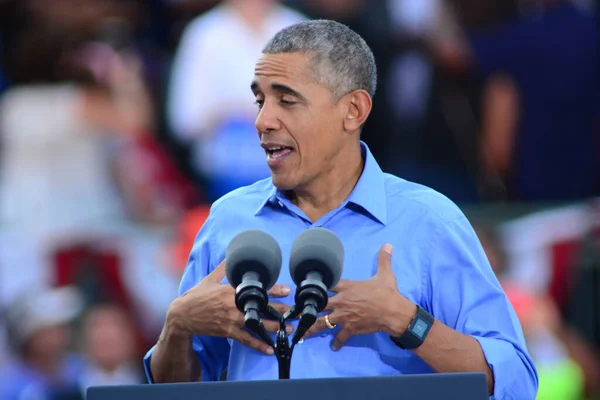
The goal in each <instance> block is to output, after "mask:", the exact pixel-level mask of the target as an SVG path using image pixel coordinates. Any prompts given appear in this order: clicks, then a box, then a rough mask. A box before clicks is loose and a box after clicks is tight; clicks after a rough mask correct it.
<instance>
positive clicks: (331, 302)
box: [323, 296, 339, 318]
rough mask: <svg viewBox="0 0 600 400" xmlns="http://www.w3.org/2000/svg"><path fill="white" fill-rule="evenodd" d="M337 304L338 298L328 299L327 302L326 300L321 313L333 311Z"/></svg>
mask: <svg viewBox="0 0 600 400" xmlns="http://www.w3.org/2000/svg"><path fill="white" fill-rule="evenodd" d="M338 302H339V300H338V296H333V297H330V298H329V300H327V304H326V305H325V308H323V311H333V310H335V309H336V307H337V305H338ZM330 318H331V317H330Z"/></svg>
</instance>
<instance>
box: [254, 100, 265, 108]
mask: <svg viewBox="0 0 600 400" xmlns="http://www.w3.org/2000/svg"><path fill="white" fill-rule="evenodd" d="M263 103H264V100H260V99H256V101H255V102H254V104H256V105H257V107H258V108H259V109H261V108H262V106H263Z"/></svg>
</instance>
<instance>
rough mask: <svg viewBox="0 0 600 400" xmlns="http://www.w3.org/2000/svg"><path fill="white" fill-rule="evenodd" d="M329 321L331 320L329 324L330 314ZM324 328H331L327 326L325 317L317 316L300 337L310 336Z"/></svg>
mask: <svg viewBox="0 0 600 400" xmlns="http://www.w3.org/2000/svg"><path fill="white" fill-rule="evenodd" d="M329 321H330V322H331V324H333V321H332V320H331V314H330V315H329ZM325 329H331V328H329V326H327V322H325V317H319V318H317V320H316V321H315V323H314V324H313V326H311V327H310V329H308V330H307V331H306V333H305V334H304V335H303V336H302V337H304V338H307V337H310V336H312V335H315V334H317V333H319V332H321V331H324V330H325Z"/></svg>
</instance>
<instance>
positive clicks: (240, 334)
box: [231, 329, 274, 355]
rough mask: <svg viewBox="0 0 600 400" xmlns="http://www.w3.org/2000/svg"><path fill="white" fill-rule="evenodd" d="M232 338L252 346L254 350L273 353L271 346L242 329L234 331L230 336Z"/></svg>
mask: <svg viewBox="0 0 600 400" xmlns="http://www.w3.org/2000/svg"><path fill="white" fill-rule="evenodd" d="M231 338H232V339H233V340H236V341H238V342H240V343H241V344H243V345H244V346H248V347H251V348H253V349H254V350H257V351H260V352H261V353H264V354H268V355H271V354H274V351H273V348H272V347H271V346H269V345H268V344H266V343H265V342H263V341H261V340H260V339H257V338H255V337H254V336H252V335H251V334H249V333H248V332H246V331H244V330H243V329H239V330H236V331H235V333H234V334H233V335H232V336H231Z"/></svg>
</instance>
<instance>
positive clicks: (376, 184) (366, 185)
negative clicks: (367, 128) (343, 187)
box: [255, 141, 387, 225]
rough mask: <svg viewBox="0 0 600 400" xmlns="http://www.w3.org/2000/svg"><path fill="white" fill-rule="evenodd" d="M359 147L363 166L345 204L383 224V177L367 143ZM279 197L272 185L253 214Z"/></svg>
mask: <svg viewBox="0 0 600 400" xmlns="http://www.w3.org/2000/svg"><path fill="white" fill-rule="evenodd" d="M360 147H361V151H362V156H363V159H364V161H365V166H364V169H363V172H362V174H361V176H360V178H359V179H358V182H357V183H356V186H355V187H354V190H353V191H352V193H350V196H349V197H348V200H347V201H346V204H347V205H348V204H354V205H356V206H359V207H360V208H362V209H363V210H364V211H366V212H367V213H369V214H370V215H371V216H372V217H373V218H375V219H376V220H377V221H379V222H380V223H382V224H384V225H385V224H386V222H387V204H386V193H385V177H384V175H383V171H382V170H381V167H379V164H377V161H376V160H375V157H373V154H371V151H370V150H369V147H368V146H367V144H366V143H364V142H363V141H361V142H360ZM279 197H284V195H283V193H281V192H280V191H279V190H278V189H277V188H276V187H275V186H273V187H272V189H271V190H270V191H269V193H268V195H267V196H266V198H265V200H264V201H262V202H261V204H260V206H259V207H258V209H257V210H256V213H255V215H256V214H258V213H260V212H261V211H262V210H263V209H264V208H265V206H267V205H269V204H275V203H278V202H280V200H279Z"/></svg>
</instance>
